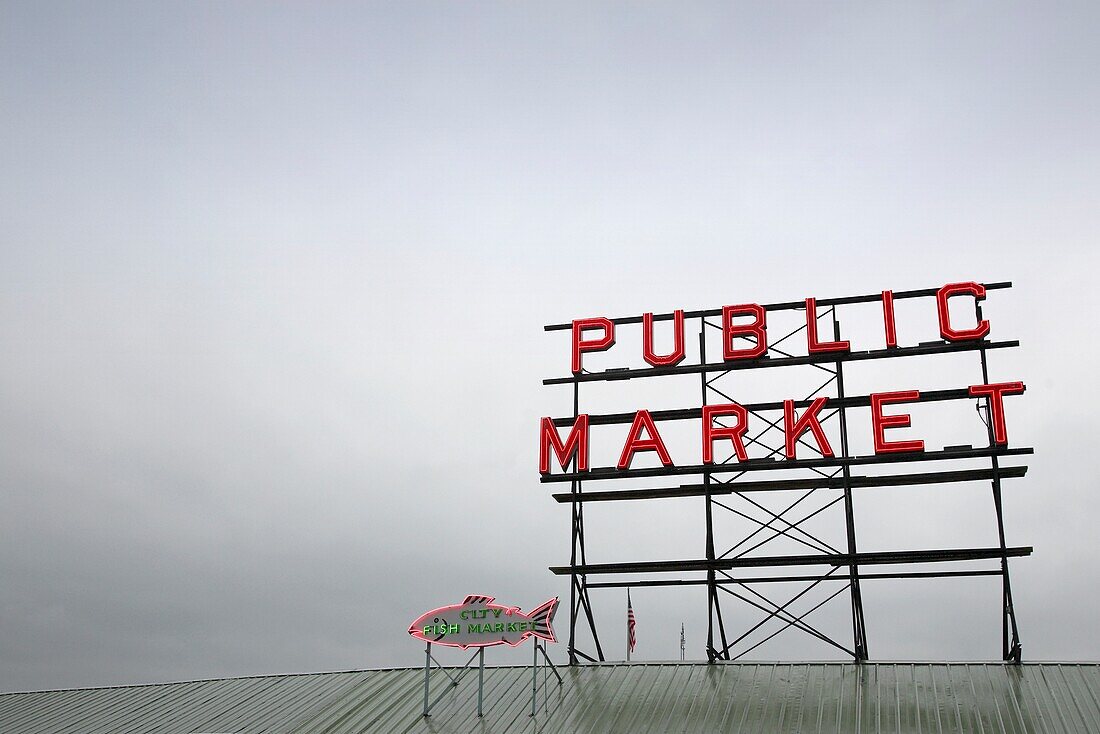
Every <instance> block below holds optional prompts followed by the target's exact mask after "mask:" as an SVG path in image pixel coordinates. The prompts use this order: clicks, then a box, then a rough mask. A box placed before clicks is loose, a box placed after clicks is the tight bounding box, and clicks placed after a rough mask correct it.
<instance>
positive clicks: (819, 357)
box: [542, 339, 1020, 385]
mask: <svg viewBox="0 0 1100 734" xmlns="http://www.w3.org/2000/svg"><path fill="white" fill-rule="evenodd" d="M1018 346H1020V342H1019V341H1018V340H1015V339H1013V340H1011V341H1003V342H992V341H986V340H985V339H980V340H975V341H965V342H942V341H936V342H929V343H927V344H918V345H917V346H915V347H896V348H893V349H869V350H866V351H862V352H825V353H819V354H799V355H795V356H793V357H761V358H759V359H746V360H741V361H733V362H709V363H707V364H679V365H676V366H674V367H637V368H630V369H622V370H613V371H608V372H585V373H582V374H579V375H570V376H569V377H548V378H547V379H545V380H543V381H542V384H543V385H568V384H572V383H574V382H606V381H613V380H632V379H634V378H636V377H665V376H668V375H696V374H699V373H700V372H705V373H707V374H710V373H711V372H733V371H736V370H754V369H764V368H767V367H791V366H794V365H805V364H836V363H837V362H862V361H865V360H869V359H891V358H894V357H920V356H924V355H929V354H951V353H955V352H973V351H976V350H983V351H984V350H988V349H1009V348H1012V347H1018Z"/></svg>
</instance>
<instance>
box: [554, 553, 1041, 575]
mask: <svg viewBox="0 0 1100 734" xmlns="http://www.w3.org/2000/svg"><path fill="white" fill-rule="evenodd" d="M1031 551H1032V548H1031V546H1015V547H1011V548H1005V549H1003V550H1002V549H1001V548H943V549H940V550H920V551H884V552H872V553H815V554H810V555H798V556H758V557H755V558H746V557H744V556H742V557H741V558H721V559H716V560H713V561H708V560H705V559H699V560H685V561H640V562H634V563H588V564H585V565H577V566H550V571H551V572H552V573H554V574H555V575H558V576H562V575H565V574H569V573H577V574H593V575H595V574H605V573H669V572H678V571H728V570H730V569H734V568H768V567H779V566H834V567H835V566H851V565H853V564H854V565H860V566H872V565H880V564H886V565H892V564H902V563H943V562H951V561H981V560H986V559H990V558H1010V557H1016V556H1029V555H1031Z"/></svg>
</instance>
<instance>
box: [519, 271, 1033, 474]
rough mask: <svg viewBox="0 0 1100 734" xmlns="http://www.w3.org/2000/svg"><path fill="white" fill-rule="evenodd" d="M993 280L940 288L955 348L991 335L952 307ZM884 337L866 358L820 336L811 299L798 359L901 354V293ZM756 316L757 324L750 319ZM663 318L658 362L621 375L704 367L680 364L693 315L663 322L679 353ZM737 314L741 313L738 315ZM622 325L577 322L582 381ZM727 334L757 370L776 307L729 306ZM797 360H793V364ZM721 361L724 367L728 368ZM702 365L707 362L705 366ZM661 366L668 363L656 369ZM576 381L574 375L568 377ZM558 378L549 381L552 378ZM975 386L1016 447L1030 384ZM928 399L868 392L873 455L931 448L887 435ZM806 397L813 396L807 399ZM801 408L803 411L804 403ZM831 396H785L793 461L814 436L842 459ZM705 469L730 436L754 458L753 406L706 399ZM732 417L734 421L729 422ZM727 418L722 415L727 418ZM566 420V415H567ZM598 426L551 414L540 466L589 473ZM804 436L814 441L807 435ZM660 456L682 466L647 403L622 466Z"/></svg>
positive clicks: (1001, 440)
mask: <svg viewBox="0 0 1100 734" xmlns="http://www.w3.org/2000/svg"><path fill="white" fill-rule="evenodd" d="M985 295H986V289H985V286H983V285H981V284H980V283H972V282H966V283H949V284H947V285H945V286H943V287H942V288H940V289H939V290H937V291H936V293H935V296H936V312H937V314H936V315H937V320H938V322H939V331H940V336H941V337H942V338H943V340H944V342H946V343H947V344H959V345H960V346H966V343H967V342H972V343H975V344H976V345H977V344H979V343H981V344H982V345H983V346H984V344H985V342H983V340H984V339H985V337H986V336H987V335H988V334H989V330H990V325H989V321H988V320H986V319H978V320H977V321H976V323H975V325H973V326H961V325H959V324H957V323H954V322H953V321H952V318H951V313H950V310H949V308H948V306H949V300H950V299H951V298H956V297H958V298H963V297H970V298H972V299H974V300H975V301H981V300H983V299H984V298H985ZM881 300H882V313H883V334H884V337H885V348H884V349H881V350H871V351H868V352H861V353H858V354H853V353H852V347H851V342H850V341H848V340H840V339H839V338H838V339H835V340H828V339H824V338H822V336H821V335H820V334H819V333H818V325H817V321H818V314H817V301H816V299H814V298H807V299H805V301H804V308H805V311H806V324H805V332H806V349H807V355H806V356H805V357H800V358H795V360H798V363H801V364H814V363H819V362H831V361H833V360H835V359H837V358H838V357H839V356H841V355H844V356H847V357H849V358H852V359H855V358H861V359H873V358H876V357H890V356H902V355H901V354H900V351H901V350H899V348H898V337H897V325H896V322H895V318H894V293H893V291H882V294H881ZM746 317H748V318H749V319H750V321H748V322H745V321H743V319H744V318H746ZM656 318H658V317H655V316H654V314H652V313H646V314H643V315H642V316H641V318H640V321H641V323H642V344H643V346H642V357H643V359H644V360H645V361H646V363H648V364H649V365H652V368H646V369H641V370H623V371H622V375H621V378H623V379H625V378H629V377H632V376H635V375H634V374H633V373H638V375H637V376H644V375H643V374H642V373H654V374H679V373H681V372H692V371H699V369H698V367H697V366H694V365H689V366H687V367H681V366H680V364H681V362H682V361H683V359H684V356H685V350H684V312H683V311H682V310H676V311H675V312H673V313H672V314H666V315H664V316H662V317H659V318H660V319H661V320H671V321H672V329H673V345H674V346H673V349H672V351H671V352H670V353H668V354H663V355H658V354H656V353H655V351H654V347H653V341H654V321H655V320H656ZM738 319H742V320H740V321H738ZM637 320H639V319H620V320H618V321H621V322H630V321H637ZM615 324H616V322H615V321H613V320H611V319H608V318H605V317H603V316H600V317H595V318H586V319H577V320H575V321H573V323H572V365H571V366H572V372H573V375H574V379H583V378H584V377H586V376H588V375H587V373H585V371H584V366H583V356H584V354H586V353H591V352H602V351H607V350H609V349H611V348H612V347H613V346H614V345H615ZM721 331H722V359H723V362H724V363H726V364H728V365H729V366H730V367H736V366H752V365H751V364H748V363H759V362H761V361H764V360H768V359H770V357H769V353H768V352H769V350H768V332H767V309H766V308H765V307H764V306H761V305H759V304H756V303H745V304H739V305H734V306H723V307H722V309H721ZM738 340H741V341H742V342H747V343H748V346H743V345H738ZM791 361H792V363H793V362H794V360H791ZM719 366H721V365H719ZM699 367H704V368H705V367H706V365H700V366H699ZM655 369H662V371H661V372H660V373H657V372H656V371H655ZM566 379H568V378H566ZM548 382H550V381H548ZM966 389H967V391H968V394H969V395H970V396H973V397H985V398H987V399H988V404H989V411H990V413H991V416H992V422H993V426H994V429H995V430H994V432H993V438H994V442H995V445H998V446H1004V445H1006V444H1007V443H1008V430H1007V427H1006V423H1005V411H1004V397H1005V396H1008V395H1019V394H1022V393H1023V392H1024V390H1025V387H1024V384H1023V383H1022V382H1019V381H1014V382H997V383H981V384H976V385H969V386H967V388H966ZM921 399H922V395H921V393H920V391H918V390H912V389H907V390H898V391H892V392H883V393H872V394H871V395H869V396H868V404H869V405H870V407H871V426H870V427H871V430H872V432H873V436H874V452H875V454H876V455H878V454H905V453H921V452H923V451H924V442H923V441H922V440H920V439H909V440H904V441H902V440H888V439H887V431H888V430H889V429H892V428H905V427H908V426H909V425H910V416H909V414H908V413H905V412H903V411H902V410H901V404H904V403H915V402H919V401H920V400H921ZM803 402H805V401H803ZM887 404H899V405H898V407H896V408H895V409H894V410H893V411H891V412H889V413H887V412H885V411H886V408H885V406H886V405H887ZM798 407H801V410H800V411H798V410H796V408H798ZM831 407H832V406H831V405H830V403H829V398H828V397H818V398H815V399H814V400H813V401H811V402H809V403H808V404H807V405H805V406H796V403H795V401H794V400H784V401H783V404H782V408H783V430H784V435H785V444H786V445H785V447H784V449H785V450H784V452H783V456H784V457H785V458H786V459H787V460H788V461H793V460H795V459H797V458H798V456H797V451H796V449H797V446H798V444H799V443H805V442H806V441H809V440H810V439H811V438H812V440H813V442H814V443H815V444H816V449H817V454H818V455H820V456H822V457H829V458H831V457H833V456H834V452H833V447H832V446H831V445H830V443H829V439H828V437H827V436H826V434H825V431H824V429H823V428H822V425H821V415H822V414H823V413H824V412H826V411H827V410H828V409H830V408H831ZM700 417H701V425H700V428H701V431H700V436H701V444H702V451H701V457H700V458H701V465H702V466H706V465H711V464H714V462H715V460H714V448H715V443H716V442H719V441H724V442H728V443H727V445H728V446H729V447H731V448H732V449H733V451H734V454H735V455H736V457H737V460H738V461H739V462H745V461H748V460H749V459H748V456H747V454H746V452H745V446H744V435H745V433H746V432H747V431H749V430H750V423H749V416H748V411H746V410H745V408H744V406H742V405H740V404H738V403H733V402H730V403H719V404H712V405H706V406H704V407H703V408H702V410H701V413H700ZM731 418H732V421H731V420H730V419H731ZM718 419H723V420H721V421H719V420H718ZM559 423H560V421H559ZM589 426H590V416H589V415H588V414H585V413H581V414H579V415H577V416H576V418H574V419H573V424H572V426H570V427H569V432H568V434H567V435H566V436H565V438H564V439H563V438H562V435H561V433H560V432H559V431H558V428H557V426H556V425H555V421H554V420H553V419H552V418H549V417H545V418H543V419H542V420H541V423H540V426H539V472H541V473H542V474H544V475H547V474H550V473H551V457H552V456H553V458H554V459H556V460H557V463H558V465H559V466H560V467H561V468H562V469H565V468H566V467H567V465H568V464H569V463H570V462H572V461H573V460H574V459H575V460H576V466H575V471H576V472H578V473H582V472H587V471H589V470H590V469H591V467H590V466H589V454H590V451H589V433H590V431H589ZM804 437H805V438H804ZM645 453H652V454H654V455H656V457H657V458H658V459H659V460H660V463H661V466H662V467H672V466H675V462H673V459H672V456H671V455H670V454H669V451H668V449H667V448H666V446H665V442H664V439H663V438H662V437H661V434H660V431H659V430H658V428H657V424H656V423H655V421H654V416H653V414H651V413H650V411H648V410H645V409H641V410H638V411H637V412H635V413H634V418H633V421H632V422H631V425H630V429H629V431H628V432H627V437H626V441H625V442H624V443H623V446H622V451H621V453H620V454H619V460H618V462H617V464H616V466H615V469H617V470H619V471H626V470H629V469H630V466H631V463H632V462H633V460H634V458H635V456H637V455H638V454H645Z"/></svg>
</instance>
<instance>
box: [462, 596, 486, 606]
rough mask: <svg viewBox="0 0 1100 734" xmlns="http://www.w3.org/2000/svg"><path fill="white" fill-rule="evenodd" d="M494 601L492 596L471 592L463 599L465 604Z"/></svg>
mask: <svg viewBox="0 0 1100 734" xmlns="http://www.w3.org/2000/svg"><path fill="white" fill-rule="evenodd" d="M492 601H493V597H491V596H478V595H477V594H470V596H468V597H466V598H465V599H463V600H462V603H463V604H489V603H490V602H492Z"/></svg>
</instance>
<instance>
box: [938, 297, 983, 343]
mask: <svg viewBox="0 0 1100 734" xmlns="http://www.w3.org/2000/svg"><path fill="white" fill-rule="evenodd" d="M963 294H968V295H971V296H974V298H975V299H977V300H979V301H981V300H982V299H984V298H985V286H984V285H982V284H981V283H948V284H947V285H945V286H944V287H943V288H940V289H939V290H938V291H936V310H937V311H939V314H940V336H942V337H943V338H944V339H946V340H947V341H949V342H958V341H968V340H971V339H981V338H983V337H984V336H985V335H986V334H988V333H989V322H988V321H986V320H985V319H982V320H981V321H979V322H978V325H977V326H975V327H974V328H973V329H953V328H951V313H950V312H949V311H948V309H947V299H948V298H950V297H951V296H958V295H963Z"/></svg>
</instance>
